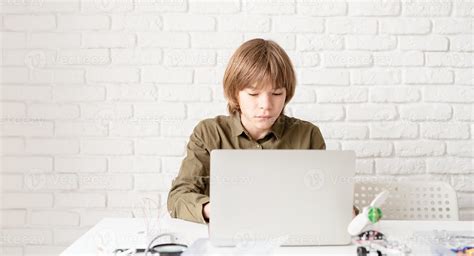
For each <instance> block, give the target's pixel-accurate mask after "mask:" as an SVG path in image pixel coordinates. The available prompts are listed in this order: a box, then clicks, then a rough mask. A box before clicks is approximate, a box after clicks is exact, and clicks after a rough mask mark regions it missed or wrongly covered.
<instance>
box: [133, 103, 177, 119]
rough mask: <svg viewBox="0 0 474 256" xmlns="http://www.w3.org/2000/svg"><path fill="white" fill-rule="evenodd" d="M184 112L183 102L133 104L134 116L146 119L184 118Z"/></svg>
mask: <svg viewBox="0 0 474 256" xmlns="http://www.w3.org/2000/svg"><path fill="white" fill-rule="evenodd" d="M185 114H186V109H185V106H184V104H183V103H149V104H148V103H141V104H135V112H134V117H135V118H138V119H146V120H157V119H162V118H165V119H167V118H170V119H176V118H178V119H184V117H185Z"/></svg>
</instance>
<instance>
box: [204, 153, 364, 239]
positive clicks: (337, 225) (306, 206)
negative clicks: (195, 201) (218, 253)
mask: <svg viewBox="0 0 474 256" xmlns="http://www.w3.org/2000/svg"><path fill="white" fill-rule="evenodd" d="M354 173H355V153H354V152H353V151H331V150H213V151H212V152H211V166H210V200H211V201H210V207H211V217H210V223H209V235H210V240H211V243H212V244H213V245H214V246H236V245H239V244H248V243H252V242H259V241H260V242H265V241H267V242H273V243H275V242H276V243H280V245H283V246H293V245H306V246H311V245H343V244H349V243H350V240H351V239H350V236H349V234H348V233H347V226H348V225H349V223H350V221H351V220H352V205H353V188H354V185H353V178H354Z"/></svg>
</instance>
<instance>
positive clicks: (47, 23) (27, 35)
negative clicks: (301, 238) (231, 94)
mask: <svg viewBox="0 0 474 256" xmlns="http://www.w3.org/2000/svg"><path fill="white" fill-rule="evenodd" d="M473 8H474V2H473V1H470V0H442V1H427V0H410V1H407V0H388V1H375V0H351V1H349V0H335V1H333V0H256V1H250V0H226V1H219V2H218V1H217V0H177V1H172V0H170V1H136V0H135V1H133V0H121V1H116V0H113V1H99V0H97V1H96V0H70V1H58V0H41V1H10V0H1V2H0V14H1V19H0V29H1V32H0V33H1V38H2V39H1V46H2V51H1V55H0V59H1V62H0V68H1V71H2V74H1V81H0V92H1V93H0V106H1V118H2V119H1V123H0V130H1V143H2V147H1V158H0V161H1V170H0V175H1V182H0V184H1V188H2V189H1V190H0V191H1V193H2V194H1V207H0V215H1V221H0V226H1V227H2V231H1V234H0V237H2V241H1V244H2V245H3V248H2V249H0V254H1V255H35V254H44V255H50V254H57V253H59V252H61V251H62V250H63V249H64V248H65V247H66V246H68V245H69V244H70V243H71V242H72V241H74V240H75V239H77V238H78V237H79V236H80V235H81V234H83V233H84V232H85V231H86V230H87V229H88V228H90V227H91V226H93V225H94V224H95V223H97V221H99V220H100V219H101V218H103V217H107V216H109V217H113V216H117V217H130V216H132V213H133V212H134V211H135V213H136V206H137V204H138V203H140V201H141V200H142V198H144V197H150V198H153V199H155V200H156V201H157V202H159V203H161V204H163V203H165V202H166V192H167V190H168V189H169V186H170V182H171V180H172V178H173V176H174V175H176V173H177V171H178V169H179V166H180V162H181V159H182V157H183V156H184V153H185V146H186V141H187V139H188V138H189V135H190V133H191V132H192V129H193V128H194V126H195V125H196V123H197V122H198V121H199V120H201V119H203V118H206V117H211V116H215V115H218V114H226V108H225V101H224V98H223V95H222V88H221V81H222V76H223V73H224V70H225V67H226V64H227V61H228V59H229V57H230V55H231V54H232V53H233V51H234V50H235V49H236V47H238V46H239V45H240V44H241V43H243V42H244V41H245V40H248V39H250V38H254V37H263V38H268V39H273V40H275V41H277V42H278V43H279V44H280V45H282V46H283V47H284V48H285V50H286V51H287V52H288V54H289V55H290V57H291V58H292V60H293V62H294V64H295V67H296V71H297V80H298V87H297V92H296V95H295V98H294V100H293V102H292V103H291V104H290V105H289V106H288V107H287V113H288V114H290V115H294V116H296V117H300V118H303V119H306V120H309V121H312V122H314V123H315V124H317V125H318V126H319V127H320V128H321V130H322V133H323V135H324V137H325V138H326V140H327V146H328V148H329V149H352V150H356V152H357V157H358V158H357V173H358V174H359V175H376V176H379V175H380V176H383V177H392V178H395V179H400V180H406V179H412V178H414V177H419V178H427V179H433V180H444V181H447V182H449V183H451V185H452V186H453V187H454V188H455V189H456V190H457V192H458V198H459V206H460V217H461V219H463V220H473V219H474V203H473V200H472V198H473V196H474V185H473V180H474V169H473V156H474V155H473V133H474V125H473V124H472V123H473V120H474V115H473V102H474V100H473V99H474V87H473V81H474V79H473V72H472V68H473V58H472V51H473V34H472V33H473V23H472V21H473V19H472V16H473Z"/></svg>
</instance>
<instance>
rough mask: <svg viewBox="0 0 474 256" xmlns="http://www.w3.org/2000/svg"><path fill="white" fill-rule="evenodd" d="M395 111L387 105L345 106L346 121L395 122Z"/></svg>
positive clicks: (393, 107)
mask: <svg viewBox="0 0 474 256" xmlns="http://www.w3.org/2000/svg"><path fill="white" fill-rule="evenodd" d="M396 117H397V109H396V108H395V106H392V105H388V104H364V105H356V104H354V105H351V106H347V120H350V121H389V120H395V118H396Z"/></svg>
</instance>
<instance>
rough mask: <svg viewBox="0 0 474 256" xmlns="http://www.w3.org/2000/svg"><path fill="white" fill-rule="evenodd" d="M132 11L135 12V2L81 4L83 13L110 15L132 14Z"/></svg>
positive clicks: (131, 0)
mask: <svg viewBox="0 0 474 256" xmlns="http://www.w3.org/2000/svg"><path fill="white" fill-rule="evenodd" d="M81 2H82V1H81ZM140 2H142V1H140ZM145 2H148V3H149V1H145ZM132 10H133V0H120V1H104V2H101V1H100V2H96V1H85V2H82V3H81V11H82V13H108V12H110V13H123V12H131V11H132Z"/></svg>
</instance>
